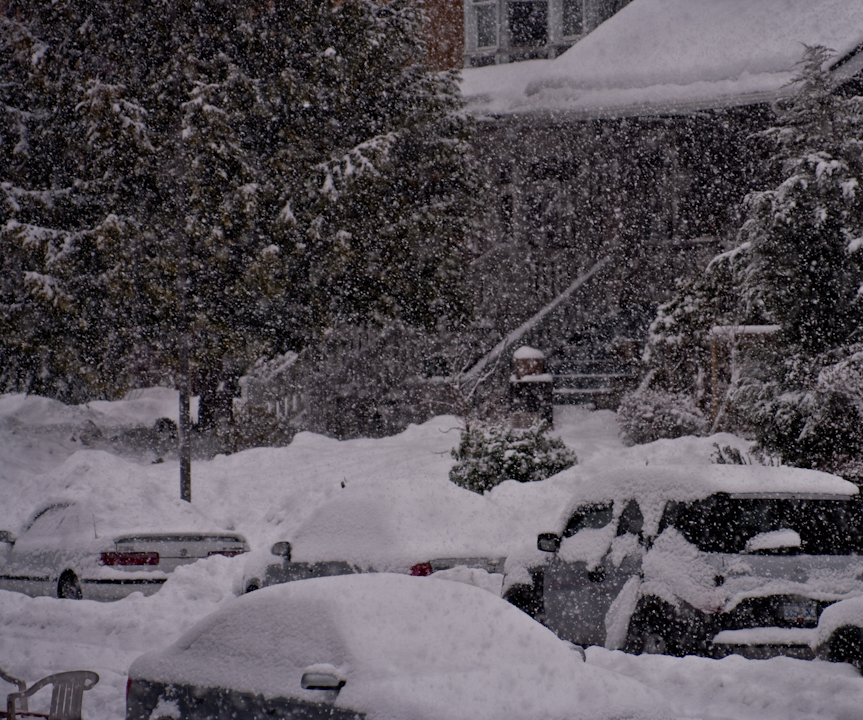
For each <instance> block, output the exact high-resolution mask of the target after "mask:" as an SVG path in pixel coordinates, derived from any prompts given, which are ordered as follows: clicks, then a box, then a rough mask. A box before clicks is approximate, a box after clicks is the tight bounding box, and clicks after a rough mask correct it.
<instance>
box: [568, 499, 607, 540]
mask: <svg viewBox="0 0 863 720" xmlns="http://www.w3.org/2000/svg"><path fill="white" fill-rule="evenodd" d="M613 517H614V507H613V505H612V504H611V503H602V504H596V505H583V506H581V507H580V508H578V509H577V510H576V511H575V512H574V513H573V514H572V515H571V516H570V518H569V522H568V523H567V524H566V528H565V529H564V531H563V537H565V538H568V537H572V536H573V535H575V533H577V532H578V531H579V530H584V529H585V528H603V527H605V526H606V525H608V524H609V523H610V522H611V520H612V518H613Z"/></svg>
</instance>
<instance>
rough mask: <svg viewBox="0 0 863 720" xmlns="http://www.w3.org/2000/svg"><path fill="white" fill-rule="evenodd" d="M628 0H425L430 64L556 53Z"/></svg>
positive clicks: (469, 63) (511, 59) (497, 61)
mask: <svg viewBox="0 0 863 720" xmlns="http://www.w3.org/2000/svg"><path fill="white" fill-rule="evenodd" d="M629 2H630V0H426V2H425V4H424V8H425V11H426V14H427V17H428V32H427V35H428V46H429V64H430V65H431V67H433V68H436V69H439V70H444V69H455V68H461V67H481V66H483V65H493V64H500V63H508V62H514V61H517V60H529V59H534V58H555V57H557V56H558V55H560V54H561V53H563V52H564V51H565V50H566V49H567V48H569V47H570V46H571V45H573V44H574V43H576V42H577V41H578V40H580V39H581V38H583V37H584V36H585V35H587V34H588V33H589V32H591V31H592V30H593V29H595V28H596V27H598V26H599V25H600V24H601V23H602V22H604V21H605V20H607V19H608V18H609V17H611V16H612V15H613V14H614V13H616V12H617V11H618V10H620V9H621V8H623V7H624V6H625V5H627V4H628V3H629Z"/></svg>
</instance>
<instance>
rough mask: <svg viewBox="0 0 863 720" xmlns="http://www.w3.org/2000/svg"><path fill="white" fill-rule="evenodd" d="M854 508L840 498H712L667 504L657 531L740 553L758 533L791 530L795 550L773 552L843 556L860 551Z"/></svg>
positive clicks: (709, 549) (708, 547)
mask: <svg viewBox="0 0 863 720" xmlns="http://www.w3.org/2000/svg"><path fill="white" fill-rule="evenodd" d="M856 509H857V508H856V504H855V503H852V502H849V501H848V500H841V499H836V500H833V499H830V500H824V499H805V500H804V499H792V498H735V497H731V496H729V495H712V496H710V497H708V498H705V499H703V500H698V501H695V502H691V503H669V505H668V507H667V508H666V511H665V516H664V518H663V522H662V528H665V527H668V526H673V527H675V528H677V530H679V531H680V533H681V534H682V535H683V536H684V537H685V538H686V539H687V540H688V541H689V542H691V543H692V544H693V545H695V546H697V547H698V548H699V549H700V550H703V551H704V552H720V553H740V552H743V551H744V550H745V549H746V543H747V542H748V541H749V540H750V539H752V538H753V537H755V536H756V535H759V534H761V533H766V532H775V531H778V530H793V531H795V532H797V533H798V534H799V536H800V546H799V547H794V548H788V547H786V548H777V549H776V551H777V552H786V553H788V552H794V553H802V554H809V555H847V554H852V553H858V552H860V548H861V541H860V539H859V532H858V531H857V530H858V525H859V521H858V520H856V513H855V510H856Z"/></svg>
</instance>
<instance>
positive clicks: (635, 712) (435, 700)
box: [126, 573, 670, 720]
mask: <svg viewBox="0 0 863 720" xmlns="http://www.w3.org/2000/svg"><path fill="white" fill-rule="evenodd" d="M269 716H273V717H302V718H324V717H326V718H331V719H332V718H345V719H347V718H357V717H358V716H359V717H366V718H369V719H370V720H385V719H389V718H393V719H394V720H395V719H396V718H399V719H400V720H414V719H415V720H422V719H424V718H429V719H431V718H435V719H439V718H447V719H448V720H462V719H464V720H485V719H486V718H488V720H498V719H499V718H508V719H509V720H554V719H558V718H559V719H561V720H562V719H564V718H588V717H589V718H610V717H626V718H660V717H662V718H667V717H670V712H669V708H668V707H667V706H666V705H665V701H664V700H663V699H662V698H660V697H659V696H658V695H657V693H655V692H654V691H652V690H651V689H649V688H648V687H647V686H645V685H642V684H641V683H639V682H637V681H634V680H632V679H629V678H626V677H623V676H620V675H617V674H616V673H614V672H611V671H609V670H605V669H603V668H599V667H595V666H592V665H590V664H588V663H585V662H584V661H583V659H582V654H581V653H579V652H578V651H577V649H576V648H574V647H573V646H571V645H569V644H567V643H565V642H563V641H561V640H559V639H558V638H557V637H555V636H554V635H553V634H552V633H551V632H550V631H549V630H547V629H546V628H544V627H542V626H541V625H539V624H538V623H536V622H535V621H533V620H532V619H531V618H530V617H528V616H527V615H525V614H524V613H523V612H521V611H520V610H518V609H517V608H515V607H513V606H512V605H510V604H509V603H507V602H505V601H504V600H502V599H500V598H498V597H495V596H494V595H492V594H491V593H488V592H485V591H484V590H481V589H479V588H476V587H473V586H470V585H465V584H462V583H454V582H448V581H446V580H438V579H435V578H432V577H410V576H406V575H398V574H389V573H370V574H354V575H344V576H338V577H324V578H314V579H310V580H299V581H296V582H290V583H285V584H280V585H274V586H271V587H268V588H264V589H262V590H260V591H258V592H254V593H251V594H247V595H243V596H241V597H239V598H237V599H235V600H232V601H231V602H229V603H227V604H226V605H225V606H223V607H222V608H220V609H219V610H218V611H216V612H215V613H213V614H212V615H210V616H209V617H207V618H205V619H203V620H202V621H200V622H199V623H198V624H197V625H195V626H194V627H193V628H192V629H191V630H189V631H188V632H187V633H186V634H185V635H183V636H182V637H181V638H180V639H179V640H177V642H175V643H174V644H173V645H171V646H170V647H167V648H165V649H164V650H158V651H154V652H150V653H147V654H146V655H143V656H142V657H139V658H138V659H137V660H135V662H133V663H132V666H131V668H130V669H129V683H128V695H127V701H126V720H162V719H166V718H172V719H173V720H183V719H185V718H203V717H210V718H229V717H231V718H256V717H257V718H260V717H269Z"/></svg>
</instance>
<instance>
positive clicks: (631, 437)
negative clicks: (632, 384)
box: [617, 389, 707, 445]
mask: <svg viewBox="0 0 863 720" xmlns="http://www.w3.org/2000/svg"><path fill="white" fill-rule="evenodd" d="M617 422H618V424H619V425H620V429H621V431H622V433H623V435H624V437H625V439H626V440H627V441H628V442H630V443H632V444H633V445H638V444H642V443H648V442H653V441H654V440H659V439H660V438H677V437H683V436H684V435H703V434H704V433H705V432H706V431H707V420H706V419H705V417H704V414H703V413H702V412H701V410H700V409H699V408H698V406H697V405H696V404H695V401H694V400H693V398H692V397H691V396H690V395H687V394H686V393H675V392H667V391H665V390H652V389H648V390H635V391H634V392H631V393H628V394H627V395H625V396H624V397H623V400H622V401H621V403H620V407H619V408H618V410H617Z"/></svg>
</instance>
